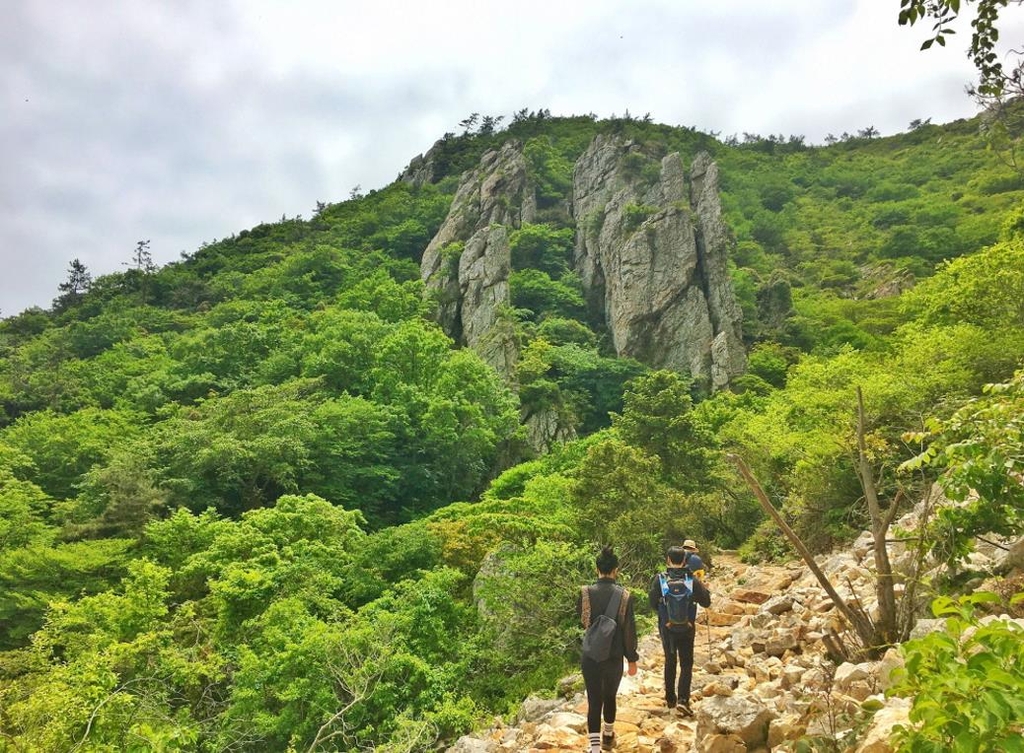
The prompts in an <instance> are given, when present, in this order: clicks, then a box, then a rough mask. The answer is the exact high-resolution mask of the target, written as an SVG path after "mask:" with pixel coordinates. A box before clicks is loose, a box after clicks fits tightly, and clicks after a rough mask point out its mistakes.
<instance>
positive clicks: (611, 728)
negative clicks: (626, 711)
mask: <svg viewBox="0 0 1024 753" xmlns="http://www.w3.org/2000/svg"><path fill="white" fill-rule="evenodd" d="M603 731H604V733H605V734H606V735H611V734H614V733H615V722H605V723H604V730H603Z"/></svg>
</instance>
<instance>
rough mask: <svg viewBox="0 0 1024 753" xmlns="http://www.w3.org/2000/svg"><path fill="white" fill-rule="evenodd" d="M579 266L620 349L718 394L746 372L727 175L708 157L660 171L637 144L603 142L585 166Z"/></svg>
mask: <svg viewBox="0 0 1024 753" xmlns="http://www.w3.org/2000/svg"><path fill="white" fill-rule="evenodd" d="M572 209H573V217H574V218H575V220H576V223H577V228H578V230H577V236H576V248H575V258H574V263H575V267H576V270H577V272H578V273H579V275H580V278H581V279H582V281H583V287H584V291H585V293H586V297H587V300H588V302H589V304H590V305H591V306H592V307H593V308H595V309H596V310H598V311H601V312H602V313H603V315H604V320H605V322H606V323H607V325H608V328H609V331H610V332H611V336H612V342H613V344H614V347H615V350H616V352H617V354H618V355H620V356H630V357H633V358H636V359H638V360H640V361H643V362H644V363H647V364H649V365H651V366H655V367H658V368H668V369H673V370H676V371H681V372H688V373H690V374H691V375H692V376H693V377H694V379H695V380H696V381H697V382H699V383H701V384H704V385H705V386H709V387H711V388H712V389H720V388H722V387H725V386H726V385H727V384H728V383H729V381H730V380H731V379H732V378H733V377H735V376H737V375H739V374H741V373H743V371H744V370H745V368H746V355H745V353H744V350H743V344H742V338H741V333H740V322H741V321H742V315H741V312H740V310H739V306H738V304H737V303H736V299H735V297H734V295H733V293H732V287H731V285H730V282H729V275H728V270H727V266H726V264H727V245H728V239H729V235H728V230H727V228H726V227H725V225H724V223H723V222H722V219H721V204H720V202H719V199H718V171H717V167H716V166H715V164H714V162H712V161H711V159H710V157H708V156H707V155H706V154H701V155H698V157H697V158H696V159H695V160H694V164H693V166H692V169H691V174H690V180H689V183H688V182H687V178H686V171H685V169H684V167H683V163H682V160H681V158H680V157H679V155H678V154H677V153H673V154H669V155H668V156H666V157H665V158H663V159H662V160H661V162H660V165H659V164H658V162H657V161H655V160H653V159H652V158H650V157H648V156H646V155H645V154H644V153H643V151H642V150H641V148H640V147H639V146H638V145H637V144H635V143H632V142H626V141H622V140H621V139H617V138H614V137H608V136H598V137H597V138H596V139H594V141H593V142H592V143H591V145H590V147H589V148H588V149H587V151H586V152H585V153H584V154H583V155H582V156H581V157H580V159H579V160H578V161H577V163H576V167H575V170H574V174H573V205H572Z"/></svg>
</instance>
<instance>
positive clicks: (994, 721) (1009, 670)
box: [892, 591, 1024, 753]
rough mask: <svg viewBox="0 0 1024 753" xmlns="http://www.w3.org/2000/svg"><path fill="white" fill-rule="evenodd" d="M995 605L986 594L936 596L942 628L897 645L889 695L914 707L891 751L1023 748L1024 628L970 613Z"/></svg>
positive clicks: (979, 752)
mask: <svg viewBox="0 0 1024 753" xmlns="http://www.w3.org/2000/svg"><path fill="white" fill-rule="evenodd" d="M999 601H1000V599H999V596H998V595H996V594H994V593H989V592H985V591H981V592H978V593H976V594H972V595H970V596H965V597H961V598H960V599H957V600H954V599H950V598H948V597H941V598H939V599H936V600H935V602H934V603H933V604H932V612H933V613H934V614H935V616H936V617H943V618H945V629H943V630H938V631H936V632H933V633H930V634H929V635H926V636H925V637H923V638H918V639H916V640H912V641H908V642H907V643H905V644H904V645H903V647H902V652H903V656H904V660H905V668H904V669H902V670H899V675H900V678H899V682H897V684H896V685H895V686H894V687H893V689H892V692H894V693H896V694H898V695H904V696H908V697H910V698H911V699H913V705H912V707H911V710H910V722H911V725H909V726H901V727H900V728H898V729H897V734H896V742H897V750H900V751H909V752H910V753H932V752H933V751H934V753H945V752H946V751H957V752H959V751H963V752H964V753H984V752H986V751H993V752H994V751H1000V752H1001V753H1012V752H1013V751H1021V750H1024V736H1022V735H1021V732H1022V730H1021V720H1022V719H1024V675H1022V674H1021V671H1020V668H1021V666H1022V665H1024V628H1021V626H1020V625H1019V624H1017V623H1015V622H1012V621H1010V620H1006V619H985V618H982V617H980V616H979V615H978V614H977V608H978V607H979V606H982V605H985V604H991V603H993V602H995V603H997V604H998V603H999Z"/></svg>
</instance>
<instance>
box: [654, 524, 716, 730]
mask: <svg viewBox="0 0 1024 753" xmlns="http://www.w3.org/2000/svg"><path fill="white" fill-rule="evenodd" d="M665 565H666V568H665V571H664V572H662V573H658V574H657V575H655V576H654V578H652V579H651V586H650V588H649V589H648V591H647V599H648V601H649V602H650V605H651V609H653V610H655V611H656V612H657V613H658V633H659V634H660V636H661V647H662V649H663V650H664V652H665V703H666V704H667V705H668V707H669V708H670V709H671V708H673V707H675V709H676V711H677V712H679V713H680V714H682V715H683V716H693V710H692V709H691V708H690V682H691V681H692V678H693V643H694V639H695V638H696V635H697V626H696V620H697V605H698V604H699V605H700V606H702V607H704V608H707V607H709V606H711V593H710V592H709V591H708V589H707V587H706V586H705V585H704V583H703V581H702V580H701V577H702V576H703V575H704V563H703V562H702V561H701V558H700V556H699V555H698V554H697V544H696V543H695V542H694V541H693V540H692V539H687V540H686V541H684V542H683V546H672V547H669V549H668V551H667V552H666V554H665ZM677 662H678V668H679V682H678V684H676V664H677Z"/></svg>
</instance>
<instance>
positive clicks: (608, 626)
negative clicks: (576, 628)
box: [583, 586, 622, 662]
mask: <svg viewBox="0 0 1024 753" xmlns="http://www.w3.org/2000/svg"><path fill="white" fill-rule="evenodd" d="M583 598H584V599H585V600H586V601H584V606H585V607H586V610H585V613H586V614H589V612H590V609H589V604H590V602H589V600H590V591H589V590H588V589H587V587H586V586H584V587H583ZM621 601H622V588H620V587H619V586H616V587H615V594H614V595H613V596H612V598H611V600H610V601H609V602H608V608H607V609H605V610H604V614H599V615H598V616H597V619H596V620H593V621H592V622H591V623H590V624H589V625H587V631H586V632H585V633H584V634H583V658H584V659H590V660H591V661H595V662H602V661H606V660H607V659H608V657H609V656H611V653H612V644H613V642H614V641H615V628H616V627H617V623H616V622H615V615H616V614H617V613H618V611H619V603H620V602H621Z"/></svg>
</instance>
